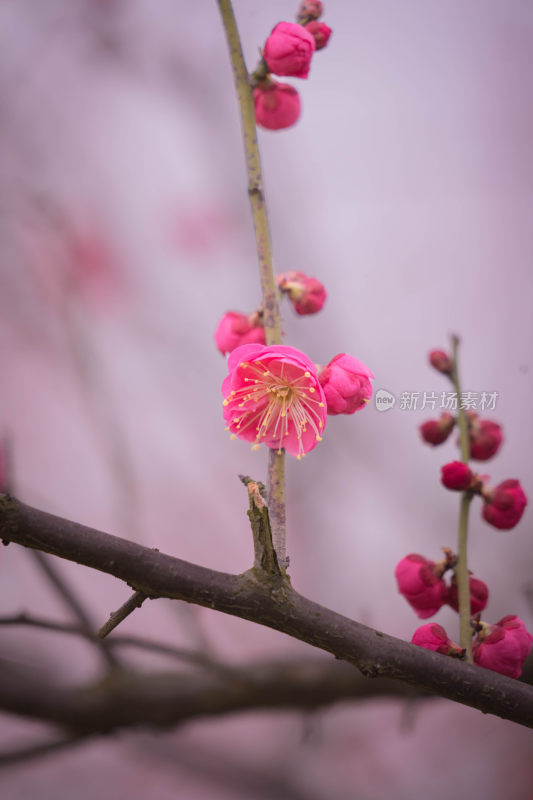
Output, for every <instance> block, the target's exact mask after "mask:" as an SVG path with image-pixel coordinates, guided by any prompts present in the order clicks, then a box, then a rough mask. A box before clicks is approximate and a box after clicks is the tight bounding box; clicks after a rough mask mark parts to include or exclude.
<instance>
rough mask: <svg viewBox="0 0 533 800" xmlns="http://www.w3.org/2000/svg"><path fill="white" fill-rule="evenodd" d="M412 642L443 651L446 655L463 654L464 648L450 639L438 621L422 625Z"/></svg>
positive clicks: (428, 648)
mask: <svg viewBox="0 0 533 800" xmlns="http://www.w3.org/2000/svg"><path fill="white" fill-rule="evenodd" d="M411 643H412V644H417V645H418V646H419V647H424V648H425V649H426V650H434V651H435V653H442V654H443V655H445V656H457V657H458V656H461V655H462V654H463V652H464V651H463V649H462V648H461V647H459V645H458V644H455V642H452V640H451V639H448V634H447V633H446V631H445V630H444V628H443V627H442V625H437V623H436V622H428V623H426V625H421V626H420V628H417V629H416V631H415V632H414V633H413V638H412V639H411Z"/></svg>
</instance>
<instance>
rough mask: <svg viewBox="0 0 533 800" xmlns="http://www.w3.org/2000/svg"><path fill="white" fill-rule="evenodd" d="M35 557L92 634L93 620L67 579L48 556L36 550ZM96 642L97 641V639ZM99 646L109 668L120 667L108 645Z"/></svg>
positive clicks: (57, 590) (60, 594)
mask: <svg viewBox="0 0 533 800" xmlns="http://www.w3.org/2000/svg"><path fill="white" fill-rule="evenodd" d="M33 556H34V558H35V561H36V562H37V564H38V565H39V567H40V569H41V570H42V571H43V572H44V574H45V575H46V577H47V578H48V580H49V581H50V583H51V584H52V586H53V587H54V589H55V590H56V592H57V594H58V595H59V596H60V597H61V599H62V600H63V602H64V604H65V605H66V607H67V608H68V609H70V610H71V611H72V612H73V614H74V616H75V617H76V618H77V619H78V620H79V622H80V623H81V625H82V627H84V628H85V629H86V630H87V632H88V633H90V634H92V633H93V632H94V626H93V624H92V621H91V618H90V617H89V614H88V612H87V611H86V610H85V608H84V607H83V605H82V603H81V601H80V600H79V598H78V597H77V595H76V593H75V592H74V591H73V590H72V589H71V587H70V586H69V585H68V582H67V581H66V579H65V578H64V577H63V576H62V575H61V574H60V572H59V571H58V570H57V569H56V567H55V565H54V564H52V561H51V560H50V559H49V558H48V556H45V555H44V554H43V553H41V552H39V550H34V551H33ZM95 641H97V640H96V637H95ZM97 645H98V647H99V649H100V652H101V653H102V656H103V658H104V660H105V661H106V662H107V664H108V666H109V667H110V668H111V669H116V668H117V667H118V666H119V663H118V660H117V658H116V657H115V656H114V655H113V653H112V652H111V651H110V649H109V648H108V647H107V644H106V643H105V642H101V641H97Z"/></svg>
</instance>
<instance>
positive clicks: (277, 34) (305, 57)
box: [263, 22, 316, 78]
mask: <svg viewBox="0 0 533 800" xmlns="http://www.w3.org/2000/svg"><path fill="white" fill-rule="evenodd" d="M315 47H316V45H315V39H314V36H313V35H312V34H311V33H309V31H306V29H305V28H304V27H302V25H298V24H296V23H295V22H280V23H278V25H276V27H275V28H274V29H273V31H272V33H271V34H270V36H269V37H268V39H267V40H266V42H265V47H264V49H263V58H264V59H265V61H266V64H267V67H268V69H269V70H270V72H273V73H274V74H275V75H290V76H292V77H293V78H307V76H308V75H309V67H310V65H311V58H312V57H313V53H314V52H315Z"/></svg>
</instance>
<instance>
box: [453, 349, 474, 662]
mask: <svg viewBox="0 0 533 800" xmlns="http://www.w3.org/2000/svg"><path fill="white" fill-rule="evenodd" d="M458 348H459V338H458V337H457V336H452V361H453V369H452V375H451V378H452V381H453V385H454V388H455V392H456V395H457V410H458V414H459V442H460V447H461V460H462V461H463V462H464V463H465V464H468V460H469V458H470V441H469V438H468V421H467V418H466V413H465V410H464V408H463V407H462V405H461V382H460V380H459V366H458ZM471 501H472V495H471V494H470V492H463V494H462V497H461V506H460V511H459V542H458V548H457V565H456V567H455V578H456V581H457V593H458V601H459V628H460V642H461V647H464V648H465V651H466V654H465V658H466V661H467V663H468V664H473V663H474V659H473V656H472V626H471V625H470V617H471V608H470V578H469V575H468V559H467V540H468V512H469V510H470V503H471Z"/></svg>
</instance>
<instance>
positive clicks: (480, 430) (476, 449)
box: [468, 412, 503, 461]
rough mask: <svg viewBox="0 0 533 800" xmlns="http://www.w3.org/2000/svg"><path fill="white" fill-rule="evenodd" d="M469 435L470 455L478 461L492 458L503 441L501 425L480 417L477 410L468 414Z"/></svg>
mask: <svg viewBox="0 0 533 800" xmlns="http://www.w3.org/2000/svg"><path fill="white" fill-rule="evenodd" d="M468 436H469V438H470V456H471V458H473V459H475V460H476V461H486V460H487V459H489V458H492V456H493V455H495V454H496V453H497V452H498V450H499V449H500V446H501V443H502V441H503V432H502V429H501V426H500V425H498V423H497V422H491V421H490V420H489V419H479V418H478V416H477V414H476V413H475V412H474V413H470V414H469V415H468Z"/></svg>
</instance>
